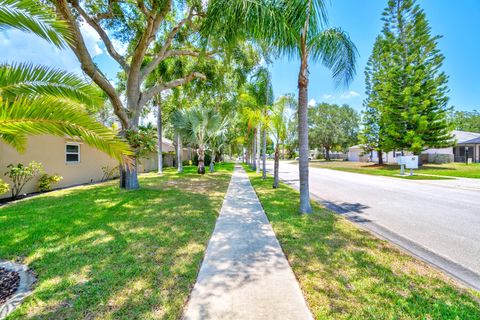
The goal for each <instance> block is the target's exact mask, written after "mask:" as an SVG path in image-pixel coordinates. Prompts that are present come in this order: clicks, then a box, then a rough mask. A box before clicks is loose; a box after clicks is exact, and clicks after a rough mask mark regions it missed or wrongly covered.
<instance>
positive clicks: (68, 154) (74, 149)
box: [65, 143, 80, 163]
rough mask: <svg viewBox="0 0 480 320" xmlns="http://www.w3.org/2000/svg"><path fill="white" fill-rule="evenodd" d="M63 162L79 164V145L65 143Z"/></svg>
mask: <svg viewBox="0 0 480 320" xmlns="http://www.w3.org/2000/svg"><path fill="white" fill-rule="evenodd" d="M65 162H66V163H79V162H80V145H79V144H76V143H67V144H66V145H65Z"/></svg>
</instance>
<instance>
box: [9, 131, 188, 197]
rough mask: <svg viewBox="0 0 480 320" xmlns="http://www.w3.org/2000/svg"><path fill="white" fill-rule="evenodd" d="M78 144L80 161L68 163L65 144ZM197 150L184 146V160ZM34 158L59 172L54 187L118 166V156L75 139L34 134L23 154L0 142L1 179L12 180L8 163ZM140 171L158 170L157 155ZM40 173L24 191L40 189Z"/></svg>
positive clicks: (50, 171) (94, 176) (93, 179)
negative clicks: (109, 154)
mask: <svg viewBox="0 0 480 320" xmlns="http://www.w3.org/2000/svg"><path fill="white" fill-rule="evenodd" d="M69 142H70V143H79V145H80V162H79V163H66V160H65V157H66V156H65V145H66V144H67V143H69ZM169 142H170V141H168V140H167V141H165V142H164V143H163V146H162V148H163V151H164V152H171V151H174V148H173V146H172V145H171V144H170V143H169ZM193 152H194V151H189V150H188V149H186V148H185V149H183V152H182V158H183V160H189V159H190V158H189V155H193ZM31 161H36V162H40V163H41V164H42V165H43V169H44V171H45V173H47V174H54V173H55V174H59V175H61V176H62V177H63V179H62V180H61V181H60V182H59V183H58V184H56V185H54V187H55V188H59V187H68V186H72V185H78V184H83V183H91V182H99V181H100V180H101V179H102V177H103V174H104V173H103V171H102V167H104V166H108V167H109V168H110V169H111V168H114V167H116V166H118V162H117V160H115V159H112V158H110V157H109V156H108V155H106V154H105V153H103V152H101V151H98V150H97V149H94V148H91V147H89V146H88V145H86V144H85V143H82V142H76V141H74V140H72V139H68V138H61V137H56V136H51V135H42V136H32V137H29V138H28V144H27V148H26V150H25V152H24V153H21V154H20V153H18V152H17V151H16V150H15V149H13V148H12V147H10V146H9V145H7V144H5V143H3V142H0V179H2V180H4V181H5V182H7V183H11V181H10V180H9V179H8V177H6V176H4V173H5V172H6V171H7V166H8V165H9V164H15V165H16V164H18V163H22V164H24V165H27V164H29V163H30V162H31ZM137 169H138V172H139V173H142V172H149V171H154V170H157V169H158V162H157V154H156V153H154V154H151V155H149V156H148V157H145V158H142V159H140V160H139V163H138V167H137ZM39 177H40V174H39V175H38V176H36V177H35V178H34V179H32V180H31V181H30V182H29V183H28V184H26V185H25V187H24V188H23V189H22V193H31V192H35V191H38V190H37V185H38V178H39ZM9 196H10V193H9V192H8V193H6V194H3V195H0V198H5V197H9Z"/></svg>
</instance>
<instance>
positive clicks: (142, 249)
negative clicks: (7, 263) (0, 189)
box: [0, 164, 233, 319]
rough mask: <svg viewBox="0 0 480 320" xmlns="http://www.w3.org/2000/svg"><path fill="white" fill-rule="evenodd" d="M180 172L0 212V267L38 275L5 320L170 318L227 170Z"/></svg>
mask: <svg viewBox="0 0 480 320" xmlns="http://www.w3.org/2000/svg"><path fill="white" fill-rule="evenodd" d="M216 167H217V172H216V173H214V174H206V175H204V176H200V175H198V174H196V168H194V167H186V168H185V173H183V174H177V173H176V172H175V171H174V170H173V169H167V170H166V172H165V174H164V175H163V176H162V177H159V176H157V175H156V174H155V173H151V174H145V175H142V176H141V177H140V184H141V186H142V188H141V189H140V190H135V191H124V190H119V189H118V187H117V185H118V181H112V182H108V183H105V184H102V185H96V186H85V187H78V188H73V189H67V190H62V191H55V192H52V193H48V194H45V195H42V196H40V197H36V198H31V199H28V200H26V201H22V202H19V203H17V204H12V205H9V206H5V207H2V208H0V258H3V259H10V260H16V261H21V262H23V263H26V264H27V265H29V266H30V267H31V268H32V269H33V270H34V271H35V272H36V273H37V275H38V283H37V285H36V288H35V291H34V293H33V295H32V296H30V297H29V298H27V300H26V301H25V302H24V303H23V304H22V305H21V307H20V308H19V309H18V310H16V311H15V312H14V313H13V314H12V315H11V316H10V317H9V318H8V319H177V318H179V316H180V315H181V312H182V308H183V306H184V304H185V302H186V300H187V298H188V295H189V293H190V289H191V288H192V287H193V285H194V283H195V280H196V276H197V272H198V269H199V267H200V263H201V260H202V258H203V256H204V251H205V248H206V245H207V243H208V240H209V238H210V236H211V233H212V232H213V229H214V226H215V221H216V218H217V215H218V213H219V211H220V208H221V205H222V201H223V198H224V195H225V192H226V190H227V187H228V183H229V181H230V176H231V172H232V170H233V164H222V165H218V166H216Z"/></svg>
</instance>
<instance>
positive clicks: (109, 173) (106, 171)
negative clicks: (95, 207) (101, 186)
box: [100, 166, 120, 182]
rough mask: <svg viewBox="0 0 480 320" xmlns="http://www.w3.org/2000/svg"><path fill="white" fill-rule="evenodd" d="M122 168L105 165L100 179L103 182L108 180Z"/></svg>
mask: <svg viewBox="0 0 480 320" xmlns="http://www.w3.org/2000/svg"><path fill="white" fill-rule="evenodd" d="M119 169H120V167H119V166H115V167H113V168H111V169H110V167H109V166H103V167H102V171H103V176H102V179H101V180H100V181H101V182H104V181H107V180H110V179H112V178H113V177H115V174H118V170H119Z"/></svg>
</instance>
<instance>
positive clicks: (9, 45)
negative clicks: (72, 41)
mask: <svg viewBox="0 0 480 320" xmlns="http://www.w3.org/2000/svg"><path fill="white" fill-rule="evenodd" d="M80 30H81V32H82V34H83V36H84V40H85V45H86V46H87V49H88V51H89V52H90V54H91V55H92V57H95V56H98V55H100V54H102V53H104V50H102V48H101V47H100V44H101V39H100V36H99V35H98V34H97V33H96V31H95V30H94V29H93V28H92V27H90V26H89V25H87V24H85V23H84V24H82V25H81V26H80ZM119 50H120V49H119ZM0 52H2V55H1V57H0V62H2V63H20V62H23V63H33V64H41V65H46V66H49V67H54V68H58V69H62V70H66V71H70V72H74V73H77V74H79V75H83V72H82V70H81V68H80V63H79V62H78V60H77V57H76V56H75V54H74V53H73V52H72V51H71V50H70V49H63V50H62V49H58V48H57V47H55V46H53V45H52V44H50V43H48V42H47V41H45V40H43V39H41V38H39V37H37V36H36V35H34V34H32V33H28V32H23V31H20V30H15V29H10V30H7V31H3V32H0Z"/></svg>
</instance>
